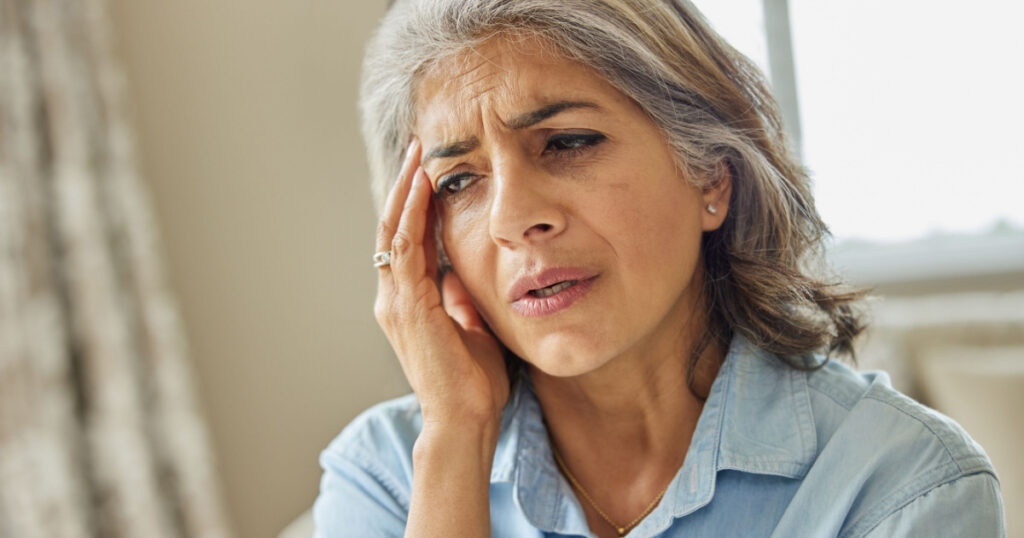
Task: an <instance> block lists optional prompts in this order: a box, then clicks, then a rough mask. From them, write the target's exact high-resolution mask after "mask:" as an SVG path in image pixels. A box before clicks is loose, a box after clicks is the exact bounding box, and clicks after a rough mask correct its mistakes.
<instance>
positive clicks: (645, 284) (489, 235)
mask: <svg viewBox="0 0 1024 538" xmlns="http://www.w3.org/2000/svg"><path fill="white" fill-rule="evenodd" d="M416 95H417V100H416V114H417V116H416V117H417V124H416V128H415V134H416V136H418V137H419V138H420V140H421V142H422V144H423V167H424V169H425V171H426V172H427V175H428V177H429V178H430V183H431V185H432V186H433V189H434V191H435V192H436V193H437V194H436V197H435V200H434V204H435V209H436V211H437V218H438V219H440V223H441V226H442V232H441V237H442V241H443V243H444V248H445V250H446V251H447V253H448V257H449V259H450V260H451V263H452V268H453V270H454V271H455V273H456V274H457V275H458V276H459V277H460V279H461V280H462V282H463V284H464V285H465V287H466V289H467V291H468V292H469V294H470V295H471V296H472V298H473V301H474V303H475V304H476V306H477V309H478V310H479V311H480V314H481V315H482V317H483V318H484V320H485V321H486V322H487V323H488V324H489V325H490V327H491V329H492V330H493V331H494V333H495V334H496V335H497V337H498V338H499V339H500V340H501V341H502V342H503V343H504V344H505V345H506V346H508V347H509V349H511V350H512V351H513V352H514V353H516V354H517V355H519V356H520V357H522V358H523V359H525V360H526V361H528V362H530V363H531V364H533V365H534V366H536V367H537V368H539V369H541V370H542V371H544V372H546V373H548V374H551V375H555V376H572V375H580V374H584V373H587V372H590V371H593V370H596V369H598V368H600V367H601V366H603V365H604V364H606V363H608V361H610V360H612V359H614V358H616V357H620V356H624V355H626V354H630V353H655V352H660V351H668V352H673V350H675V351H676V352H678V351H679V350H678V349H675V348H676V346H678V344H679V338H680V335H681V334H683V333H684V330H683V329H684V327H686V326H687V324H688V323H689V322H690V321H696V320H699V319H701V316H692V312H693V311H694V309H695V308H696V307H697V306H698V304H699V302H700V301H699V297H700V274H701V272H700V271H698V270H697V268H698V267H699V259H700V239H701V234H702V232H703V231H706V230H711V229H714V228H717V227H718V226H719V225H720V224H721V222H722V220H723V219H724V218H725V214H726V210H727V208H726V207H725V203H726V201H727V200H728V188H729V185H728V181H725V182H722V187H721V188H717V189H716V190H710V191H706V192H701V191H700V190H699V189H697V188H696V187H694V186H692V185H691V184H690V183H689V182H688V181H687V180H686V178H685V177H683V175H682V173H681V172H680V171H679V170H677V168H676V166H675V164H674V161H673V155H672V152H671V150H670V149H669V147H668V144H667V142H666V140H665V138H664V136H663V135H662V133H661V131H660V130H659V129H658V128H657V127H656V126H655V124H654V123H653V122H652V121H651V120H650V119H649V118H648V117H647V116H646V115H645V114H644V113H643V111H642V110H641V109H640V108H639V107H638V106H637V105H636V104H635V103H633V102H632V101H631V100H630V99H629V98H627V97H626V96H625V95H623V94H622V93H620V92H619V91H618V90H616V89H615V88H613V87H612V86H611V85H609V84H608V83H607V82H605V81H604V80H603V79H602V78H601V77H599V76H598V75H596V74H595V73H594V72H592V71H591V70H589V69H587V68H585V67H582V66H581V65H579V64H577V63H574V62H571V61H568V60H565V59H561V58H557V57H555V55H553V54H548V53H545V52H544V49H543V48H542V47H540V46H539V44H538V43H536V42H534V41H532V40H526V39H523V40H518V41H516V42H514V43H513V42H510V41H507V40H505V39H493V40H491V41H489V42H487V43H486V44H485V45H483V46H481V47H477V48H476V49H474V50H472V51H469V52H466V53H463V54H461V55H459V56H457V57H454V58H451V59H448V60H446V61H443V62H441V63H440V64H439V65H437V66H436V67H435V68H434V69H432V70H431V71H430V72H428V73H427V74H426V75H425V76H424V77H423V78H422V79H421V80H420V83H419V85H418V87H417V94H416ZM708 203H714V204H716V206H717V209H718V212H717V214H716V215H712V214H711V213H709V212H708V211H706V210H705V206H706V205H707V204H708Z"/></svg>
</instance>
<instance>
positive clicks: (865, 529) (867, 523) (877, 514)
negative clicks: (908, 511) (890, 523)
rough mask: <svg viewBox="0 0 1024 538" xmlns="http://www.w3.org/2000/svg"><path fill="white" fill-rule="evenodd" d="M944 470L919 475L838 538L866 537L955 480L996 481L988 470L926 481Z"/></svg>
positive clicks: (938, 469)
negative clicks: (983, 477) (978, 476)
mask: <svg viewBox="0 0 1024 538" xmlns="http://www.w3.org/2000/svg"><path fill="white" fill-rule="evenodd" d="M944 470H945V466H943V467H936V468H934V469H932V470H931V471H929V472H927V473H925V474H923V475H921V477H920V478H919V479H918V480H915V481H913V482H912V483H910V484H907V485H906V486H904V487H902V488H900V489H899V490H897V491H896V492H895V493H893V494H892V495H890V496H889V497H888V498H887V499H886V500H884V501H882V502H881V503H879V505H878V506H877V508H875V509H873V510H871V511H870V512H868V513H867V514H865V515H864V516H863V517H861V518H860V519H859V520H858V521H857V522H856V523H854V524H853V525H852V526H851V527H850V528H849V529H848V530H847V531H846V532H843V533H841V534H840V535H839V537H838V538H847V537H853V536H857V537H863V536H866V535H867V534H868V533H870V532H871V531H872V530H874V529H875V528H876V527H878V526H879V525H881V524H882V522H883V521H885V520H886V519H888V518H889V517H890V516H892V515H893V514H896V513H897V512H899V511H900V510H903V509H904V508H906V507H907V506H910V505H911V504H913V503H915V502H917V501H918V500H920V499H921V498H922V497H924V496H925V495H926V494H928V492H930V491H932V490H934V489H936V488H939V487H942V486H945V485H948V484H952V483H954V482H956V481H957V480H960V479H962V478H967V477H969V476H974V475H976V474H988V475H989V476H991V477H992V479H993V480H997V479H996V477H995V474H994V473H992V471H990V470H977V471H973V472H968V473H964V472H959V473H953V474H951V475H949V476H946V477H944V478H939V479H938V480H935V481H929V480H927V479H929V478H931V476H932V475H939V476H941V475H942V474H943V471H944ZM920 483H924V484H925V485H924V486H920V487H915V486H917V484H920ZM908 490H909V491H911V494H910V495H907V496H906V497H905V498H902V499H901V500H898V501H894V502H887V501H889V500H890V499H897V498H901V497H902V494H903V493H904V492H905V491H908Z"/></svg>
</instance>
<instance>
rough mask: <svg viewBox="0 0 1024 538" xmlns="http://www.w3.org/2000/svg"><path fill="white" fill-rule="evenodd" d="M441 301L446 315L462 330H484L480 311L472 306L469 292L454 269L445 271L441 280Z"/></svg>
mask: <svg viewBox="0 0 1024 538" xmlns="http://www.w3.org/2000/svg"><path fill="white" fill-rule="evenodd" d="M441 303H442V305H443V306H444V311H445V312H447V313H448V316H449V317H451V318H452V319H453V320H455V323H457V324H459V326H460V327H462V330H464V331H467V332H469V331H478V330H479V331H486V330H487V328H486V326H485V325H484V322H483V320H481V319H480V313H479V312H477V311H476V307H475V306H473V300H472V299H471V298H470V297H469V292H468V291H466V287H465V286H464V285H463V284H462V281H461V280H459V277H458V275H456V274H455V272H454V271H448V272H447V273H445V275H444V277H443V279H442V280H441Z"/></svg>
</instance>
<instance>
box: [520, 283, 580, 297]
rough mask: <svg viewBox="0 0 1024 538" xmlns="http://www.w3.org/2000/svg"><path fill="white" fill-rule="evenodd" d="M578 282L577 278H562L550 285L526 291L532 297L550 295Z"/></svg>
mask: <svg viewBox="0 0 1024 538" xmlns="http://www.w3.org/2000/svg"><path fill="white" fill-rule="evenodd" d="M578 282H579V280H563V281H561V282H556V283H555V284H552V285H550V286H548V287H546V288H540V289H536V290H530V291H529V292H528V295H531V296H533V297H539V298H544V297H551V296H552V295H554V294H556V293H558V292H560V291H562V290H564V289H567V288H570V287H572V286H575V285H576V284H577V283H578Z"/></svg>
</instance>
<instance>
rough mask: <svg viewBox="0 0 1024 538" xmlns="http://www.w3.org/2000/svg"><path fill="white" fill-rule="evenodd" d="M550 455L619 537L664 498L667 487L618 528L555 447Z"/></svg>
mask: <svg viewBox="0 0 1024 538" xmlns="http://www.w3.org/2000/svg"><path fill="white" fill-rule="evenodd" d="M551 453H552V454H554V455H555V462H556V463H558V468H559V469H561V470H562V473H563V474H565V477H566V478H568V479H569V482H571V483H572V486H573V487H574V488H576V490H577V491H579V492H580V493H581V494H583V498H584V499H586V501H587V503H589V504H590V506H591V508H593V509H594V511H596V512H597V514H598V515H599V516H601V518H602V519H604V520H605V522H606V523H608V524H609V525H611V526H612V528H613V529H615V532H617V533H618V534H619V536H620V537H621V536H625V535H626V534H627V533H629V531H631V530H633V527H636V526H637V525H638V524H639V523H640V522H641V521H643V519H644V518H645V517H647V515H648V514H650V513H651V512H652V511H653V510H654V507H656V506H658V503H659V502H661V498H662V497H664V496H665V492H666V491H668V486H665V489H663V490H661V493H659V494H658V496H657V497H655V498H654V500H653V501H651V504H649V505H647V508H645V509H644V511H643V512H642V513H641V514H640V515H639V516H637V517H636V519H634V520H633V521H631V522H629V524H628V525H625V526H622V527H620V526H619V525H617V524H616V523H615V522H614V521H612V518H610V517H608V514H606V513H604V510H601V507H600V506H598V505H597V503H596V502H594V499H593V498H592V497H591V496H590V494H589V493H587V490H585V489H583V486H582V485H581V484H580V482H579V480H576V477H575V476H573V474H572V472H570V471H569V467H568V466H566V464H565V460H563V459H562V455H561V454H559V452H558V449H557V448H555V445H551ZM669 485H671V482H670V483H669Z"/></svg>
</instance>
